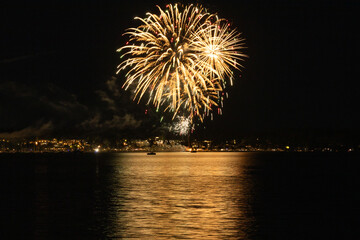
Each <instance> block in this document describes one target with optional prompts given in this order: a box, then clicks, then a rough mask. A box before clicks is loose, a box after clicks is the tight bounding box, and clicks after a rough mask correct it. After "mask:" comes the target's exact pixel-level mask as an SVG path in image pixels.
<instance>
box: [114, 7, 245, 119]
mask: <svg viewBox="0 0 360 240" xmlns="http://www.w3.org/2000/svg"><path fill="white" fill-rule="evenodd" d="M158 9H159V14H152V13H147V14H146V15H147V17H146V18H139V17H136V18H135V19H137V20H139V21H140V22H141V24H140V26H138V27H137V28H129V29H128V30H127V31H126V32H125V34H126V35H128V36H129V41H128V42H127V43H126V45H125V46H123V47H121V48H119V49H118V50H117V51H118V52H124V53H123V54H122V56H121V58H124V59H125V60H123V61H122V62H121V63H120V65H119V66H118V72H117V73H119V72H120V71H126V75H125V76H126V81H125V83H124V85H123V87H125V89H128V88H129V87H130V86H135V90H134V93H135V97H134V100H135V99H138V102H139V101H140V100H141V99H142V98H143V97H144V96H146V98H148V102H147V104H150V103H152V104H153V105H155V107H156V108H157V110H159V108H160V107H161V108H163V109H164V111H170V112H172V113H173V119H174V118H175V116H176V115H177V114H178V113H179V112H181V114H182V115H187V117H188V118H189V119H190V121H191V122H193V119H194V118H195V117H197V118H199V119H200V120H201V121H203V118H204V116H205V115H209V112H210V111H212V109H213V108H217V109H218V113H221V111H219V110H221V109H220V108H221V107H222V99H223V97H222V95H223V91H224V88H225V86H226V81H227V80H230V81H231V83H232V79H233V70H232V69H239V68H240V67H242V66H241V64H240V63H239V61H242V60H243V59H244V57H246V55H245V54H243V53H242V52H241V50H242V49H243V48H244V45H243V42H244V39H243V38H241V36H240V33H238V32H237V31H236V30H231V29H230V27H229V25H230V24H228V22H227V21H226V20H224V19H219V18H218V16H217V15H216V14H210V13H208V12H207V10H206V9H204V8H203V7H202V6H195V5H188V6H182V5H178V4H175V5H171V4H169V5H167V6H166V10H163V9H161V8H160V7H158Z"/></svg>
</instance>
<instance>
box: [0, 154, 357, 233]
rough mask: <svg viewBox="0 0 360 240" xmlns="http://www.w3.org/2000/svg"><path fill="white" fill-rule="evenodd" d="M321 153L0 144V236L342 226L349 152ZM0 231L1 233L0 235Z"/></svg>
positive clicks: (333, 229)
mask: <svg viewBox="0 0 360 240" xmlns="http://www.w3.org/2000/svg"><path fill="white" fill-rule="evenodd" d="M351 158H355V156H354V155H349V154H346V153H342V154H322V153H311V154H310V153H309V154H306V153H210V152H208V153H157V155H156V156H148V155H146V154H145V153H119V154H81V153H80V154H12V155H11V154H2V155H0V165H1V172H0V173H1V179H0V180H1V184H0V186H1V195H2V197H1V202H0V203H1V211H2V213H3V214H2V215H3V216H5V219H4V221H3V224H2V232H1V234H2V236H3V237H4V238H5V239H8V238H24V239H129V238H136V239H316V238H320V239H321V238H323V237H326V236H334V234H335V233H337V234H340V235H341V234H343V236H345V234H349V233H350V231H351V229H349V227H348V225H347V224H346V221H344V219H346V218H347V217H348V213H347V212H346V211H345V209H346V205H347V200H346V199H347V197H346V196H347V190H348V187H349V186H348V183H349V178H348V176H349V174H351V173H349V171H350V170H349V166H348V165H349V159H351ZM0 237H1V236H0Z"/></svg>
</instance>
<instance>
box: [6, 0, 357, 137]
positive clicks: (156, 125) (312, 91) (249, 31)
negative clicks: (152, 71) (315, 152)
mask: <svg viewBox="0 0 360 240" xmlns="http://www.w3.org/2000/svg"><path fill="white" fill-rule="evenodd" d="M186 2H189V1H186ZM197 2H200V3H202V4H203V5H204V6H205V7H207V8H208V9H209V11H210V12H217V13H218V15H220V16H221V17H224V18H227V19H229V20H230V21H231V22H232V23H233V26H235V27H236V28H237V29H238V30H239V31H240V32H242V33H243V36H244V37H245V38H246V45H247V47H248V49H247V50H246V53H247V54H248V55H249V56H250V57H249V58H248V59H247V60H246V62H245V64H244V65H245V69H243V71H242V72H238V73H237V74H236V79H235V84H234V86H233V87H231V88H229V89H228V92H229V99H227V100H226V101H225V102H224V109H223V115H221V116H216V117H215V119H214V121H209V120H206V121H205V123H204V124H201V125H199V126H198V127H197V130H196V132H197V134H199V135H200V136H202V137H205V138H215V137H220V138H233V137H235V138H236V137H239V136H245V135H246V136H249V135H254V136H255V135H261V134H262V135H269V136H271V135H273V136H275V135H284V136H288V137H296V136H297V135H304V134H305V135H306V134H307V136H313V135H314V134H322V135H323V136H324V137H326V136H335V135H336V136H338V135H341V136H342V137H346V136H349V137H350V135H351V136H353V135H356V136H358V135H359V132H360V127H359V122H360V117H359V116H358V115H359V114H358V109H359V107H358V105H359V102H360V101H359V94H358V93H359V88H358V87H357V85H358V84H357V82H358V81H359V76H360V75H359V67H358V64H359V60H358V56H359V42H360V41H359V40H360V39H359V33H358V32H359V30H358V29H359V27H358V24H357V22H358V21H357V20H358V19H357V16H356V15H357V14H358V13H359V12H360V4H359V3H356V1H355V0H354V1H340V0H339V1H265V0H257V1H255V0H251V1H250V0H244V1H236V3H231V2H230V1H229V2H227V3H225V1H215V0H213V1H197ZM166 3H168V2H167V1H145V0H144V1H139V0H132V1H126V2H124V1H119V0H116V1H115V0H114V1H100V0H99V1H91V0H89V1H36V0H35V1H24V2H21V1H9V2H8V3H1V5H0V36H1V38H0V48H1V51H0V117H1V119H0V137H28V136H39V137H40V136H86V135H92V136H95V135H107V134H115V135H118V136H122V135H124V136H134V137H141V136H144V137H145V136H149V135H152V134H164V131H165V132H166V129H165V130H164V129H163V128H164V127H163V126H166V122H169V121H166V120H165V124H164V123H160V121H159V119H160V117H161V116H160V115H159V114H158V113H156V112H155V111H154V110H153V109H151V108H147V107H146V106H145V105H144V102H142V103H141V104H139V105H137V104H136V103H134V102H132V100H131V99H130V98H131V96H130V94H129V93H127V92H124V91H123V90H122V89H121V85H122V82H123V81H124V78H123V76H122V75H119V76H118V75H116V74H115V72H116V66H117V64H118V63H119V62H120V59H119V55H118V54H117V53H116V52H115V50H116V49H117V48H119V47H120V46H122V45H123V44H124V42H125V41H126V39H125V38H124V37H123V36H122V33H123V32H124V30H125V29H126V28H128V27H133V26H136V24H137V22H136V21H135V20H133V18H134V17H135V16H144V15H145V13H146V12H148V11H152V12H154V11H156V8H155V5H156V4H159V5H160V6H162V7H164V6H165V5H166ZM145 109H149V112H150V114H147V115H145V114H144V110H145Z"/></svg>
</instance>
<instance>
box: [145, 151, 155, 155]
mask: <svg viewBox="0 0 360 240" xmlns="http://www.w3.org/2000/svg"><path fill="white" fill-rule="evenodd" d="M147 155H156V152H148V153H147Z"/></svg>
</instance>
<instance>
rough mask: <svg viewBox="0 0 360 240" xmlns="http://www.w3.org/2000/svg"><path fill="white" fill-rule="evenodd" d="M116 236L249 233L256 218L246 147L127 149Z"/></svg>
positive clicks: (119, 184)
mask: <svg viewBox="0 0 360 240" xmlns="http://www.w3.org/2000/svg"><path fill="white" fill-rule="evenodd" d="M118 161H121V164H119V165H118V170H117V172H116V174H115V176H114V177H117V182H116V184H117V186H113V188H114V189H116V192H114V194H113V195H112V202H113V207H112V211H114V213H113V214H114V215H115V216H116V217H115V216H114V217H115V218H116V221H115V222H116V223H115V226H113V227H114V229H112V232H113V233H114V235H113V236H112V237H121V238H131V237H136V238H141V239H169V238H194V239H219V238H220V239H234V238H236V239H247V234H248V232H249V229H250V228H251V227H252V225H253V224H254V220H253V218H252V214H251V207H250V205H249V192H250V189H251V182H249V181H248V179H247V178H246V176H244V172H243V168H242V164H243V162H245V161H246V159H245V157H244V156H242V155H241V153H196V154H194V153H158V154H157V155H156V156H147V155H146V154H145V153H136V154H135V153H132V154H122V155H121V157H120V156H119V160H118Z"/></svg>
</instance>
